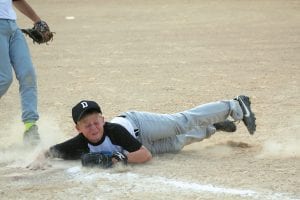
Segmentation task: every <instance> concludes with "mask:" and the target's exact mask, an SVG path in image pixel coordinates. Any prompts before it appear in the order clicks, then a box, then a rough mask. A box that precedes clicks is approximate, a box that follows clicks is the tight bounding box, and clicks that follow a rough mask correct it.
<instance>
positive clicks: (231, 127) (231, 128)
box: [214, 120, 236, 132]
mask: <svg viewBox="0 0 300 200" xmlns="http://www.w3.org/2000/svg"><path fill="white" fill-rule="evenodd" d="M214 127H215V128H216V130H217V131H224V132H235V131H236V125H235V123H234V122H232V121H229V120H225V121H223V122H218V123H215V124H214Z"/></svg>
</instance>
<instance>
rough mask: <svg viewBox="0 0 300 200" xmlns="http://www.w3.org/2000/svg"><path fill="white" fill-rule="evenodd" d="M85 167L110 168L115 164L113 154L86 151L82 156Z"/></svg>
mask: <svg viewBox="0 0 300 200" xmlns="http://www.w3.org/2000/svg"><path fill="white" fill-rule="evenodd" d="M81 164H82V166H84V167H101V168H109V167H111V166H112V165H113V162H112V156H111V155H109V154H106V153H86V154H83V155H82V156H81Z"/></svg>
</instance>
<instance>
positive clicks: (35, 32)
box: [21, 21, 53, 44]
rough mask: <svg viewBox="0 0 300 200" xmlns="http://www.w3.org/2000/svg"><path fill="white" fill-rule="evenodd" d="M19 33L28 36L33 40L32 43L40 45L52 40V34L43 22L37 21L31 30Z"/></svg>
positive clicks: (23, 30)
mask: <svg viewBox="0 0 300 200" xmlns="http://www.w3.org/2000/svg"><path fill="white" fill-rule="evenodd" d="M21 31H22V32H23V33H24V34H25V35H28V36H29V37H30V38H31V39H32V40H33V43H35V42H37V43H38V44H42V43H47V42H49V41H50V40H53V32H51V31H50V28H49V26H48V24H47V23H46V22H44V21H38V22H36V23H35V24H34V26H33V28H29V29H21Z"/></svg>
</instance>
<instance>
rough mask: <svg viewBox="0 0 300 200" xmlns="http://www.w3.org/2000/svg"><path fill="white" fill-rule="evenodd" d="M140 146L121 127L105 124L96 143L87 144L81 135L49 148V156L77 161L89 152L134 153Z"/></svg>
mask: <svg viewBox="0 0 300 200" xmlns="http://www.w3.org/2000/svg"><path fill="white" fill-rule="evenodd" d="M141 146H142V144H141V143H140V142H139V141H138V140H137V139H135V138H134V137H133V136H132V135H131V134H130V133H129V132H128V131H127V129H125V128H124V127H123V126H121V125H119V124H114V123H109V122H105V124H104V133H103V137H102V139H101V140H100V141H99V142H97V143H91V142H89V141H88V140H87V139H86V138H85V137H84V135H83V134H82V133H79V134H78V135H77V136H75V137H74V138H71V139H69V140H67V141H65V142H63V143H60V144H57V145H54V146H52V147H50V151H49V152H50V156H51V157H55V158H62V159H65V160H75V159H79V158H80V157H81V156H82V154H84V153H89V152H101V151H106V152H115V151H120V152H122V151H123V150H125V151H128V152H134V151H137V150H139V149H140V148H141Z"/></svg>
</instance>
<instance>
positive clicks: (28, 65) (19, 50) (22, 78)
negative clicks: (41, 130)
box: [10, 21, 39, 145]
mask: <svg viewBox="0 0 300 200" xmlns="http://www.w3.org/2000/svg"><path fill="white" fill-rule="evenodd" d="M11 26H12V28H13V30H14V34H13V36H12V38H11V40H10V57H11V62H12V66H13V68H14V71H15V73H16V77H17V79H18V81H19V93H20V97H21V106H22V121H23V122H24V124H25V133H24V142H25V143H30V144H33V145H35V144H37V143H38V142H39V134H38V130H37V126H36V125H35V122H36V121H37V120H38V119H39V115H38V111H37V83H36V74H35V70H34V67H33V65H32V61H31V56H30V53H29V48H28V46H27V43H26V40H25V37H24V35H23V33H22V32H21V30H20V29H19V28H18V27H17V24H16V23H15V22H14V21H11Z"/></svg>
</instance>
